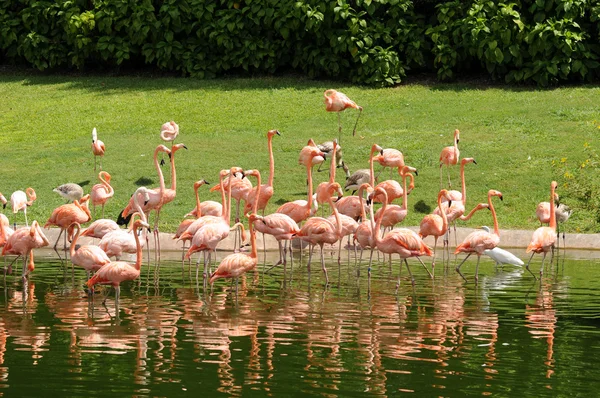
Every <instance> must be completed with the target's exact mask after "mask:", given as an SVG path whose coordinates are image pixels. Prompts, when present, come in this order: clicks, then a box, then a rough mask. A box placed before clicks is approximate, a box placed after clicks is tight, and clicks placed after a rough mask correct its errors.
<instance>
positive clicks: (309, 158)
mask: <svg viewBox="0 0 600 398" xmlns="http://www.w3.org/2000/svg"><path fill="white" fill-rule="evenodd" d="M310 148H311V147H310V146H305V147H304V148H303V149H302V151H301V152H300V159H299V161H298V162H299V163H300V164H303V165H305V166H306V175H307V177H308V196H307V199H306V200H295V201H293V202H287V203H284V204H283V205H281V206H280V207H279V208H278V209H277V211H276V213H281V214H286V215H288V216H289V217H290V218H291V219H292V220H294V221H295V222H296V223H299V222H301V221H304V220H306V219H307V218H308V217H310V216H312V215H313V214H314V212H313V211H312V209H313V206H312V201H313V181H312V166H313V164H318V163H321V162H322V161H324V160H325V159H324V157H323V156H324V155H325V154H324V153H323V152H321V151H320V150H319V149H317V148H316V147H314V150H311V149H310Z"/></svg>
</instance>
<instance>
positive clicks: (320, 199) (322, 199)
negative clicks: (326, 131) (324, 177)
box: [316, 140, 339, 214]
mask: <svg viewBox="0 0 600 398" xmlns="http://www.w3.org/2000/svg"><path fill="white" fill-rule="evenodd" d="M337 148H338V144H337V140H333V149H332V155H331V156H333V157H332V159H333V160H332V161H331V164H330V165H329V181H324V182H322V183H320V184H319V185H317V190H316V192H317V203H318V204H320V205H323V204H324V203H327V200H328V198H327V195H328V193H329V192H328V189H327V188H328V187H329V184H331V183H333V182H335V155H336V152H337ZM338 211H339V209H338ZM321 214H323V211H322V212H321Z"/></svg>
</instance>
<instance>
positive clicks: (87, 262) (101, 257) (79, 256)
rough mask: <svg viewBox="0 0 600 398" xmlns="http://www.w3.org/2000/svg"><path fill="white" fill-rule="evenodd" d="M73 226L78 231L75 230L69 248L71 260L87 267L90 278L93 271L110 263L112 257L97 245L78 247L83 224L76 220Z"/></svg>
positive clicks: (84, 267)
mask: <svg viewBox="0 0 600 398" xmlns="http://www.w3.org/2000/svg"><path fill="white" fill-rule="evenodd" d="M71 226H72V227H73V228H75V229H76V230H77V232H75V237H74V238H73V240H72V241H71V247H70V248H69V249H70V253H71V262H72V263H73V264H75V265H78V266H80V267H82V268H83V269H85V270H86V272H87V277H88V279H89V278H90V273H91V272H92V271H94V272H95V271H98V270H99V269H100V268H102V267H103V266H105V265H106V264H108V263H110V259H109V258H108V256H107V255H106V253H105V252H104V250H102V249H100V248H99V247H98V246H95V245H83V246H80V247H79V248H77V249H76V246H75V245H76V244H77V240H78V239H79V235H80V234H81V225H79V223H77V222H75V223H73V224H71Z"/></svg>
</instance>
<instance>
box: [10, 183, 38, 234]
mask: <svg viewBox="0 0 600 398" xmlns="http://www.w3.org/2000/svg"><path fill="white" fill-rule="evenodd" d="M28 197H29V200H27V198H28ZM36 199H37V196H36V194H35V191H34V190H33V188H31V187H30V188H27V189H26V190H25V192H23V191H15V192H13V193H12V195H10V205H11V207H12V210H13V214H17V213H18V212H19V210H23V214H25V225H26V226H29V222H27V207H28V206H31V205H32V204H33V202H34V201H35V200H36ZM15 217H16V216H15ZM14 225H15V228H16V225H17V222H16V218H15V222H14Z"/></svg>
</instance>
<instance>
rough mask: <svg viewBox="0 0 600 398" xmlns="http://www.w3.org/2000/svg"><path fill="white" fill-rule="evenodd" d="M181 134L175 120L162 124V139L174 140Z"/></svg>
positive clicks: (166, 140)
mask: <svg viewBox="0 0 600 398" xmlns="http://www.w3.org/2000/svg"><path fill="white" fill-rule="evenodd" d="M178 135H179V126H178V125H177V123H175V122H174V121H172V120H171V121H170V122H165V123H163V125H162V126H160V139H161V140H163V141H165V142H173V141H175V139H176V138H177V136H178Z"/></svg>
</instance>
